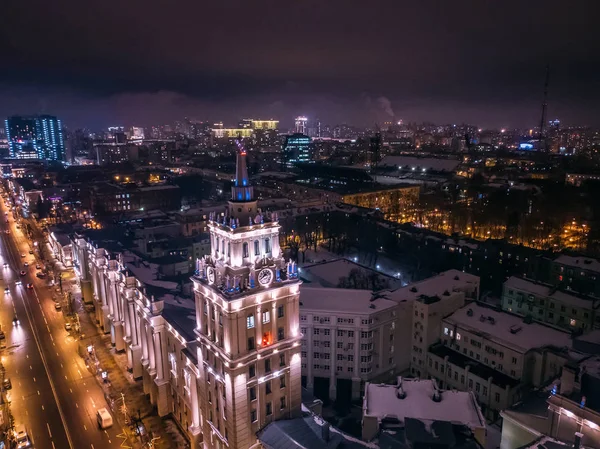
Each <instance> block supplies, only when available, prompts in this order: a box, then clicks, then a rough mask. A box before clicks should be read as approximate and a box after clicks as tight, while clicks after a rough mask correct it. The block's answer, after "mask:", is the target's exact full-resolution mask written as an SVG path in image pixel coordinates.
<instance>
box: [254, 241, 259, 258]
mask: <svg viewBox="0 0 600 449" xmlns="http://www.w3.org/2000/svg"><path fill="white" fill-rule="evenodd" d="M254 255H255V256H260V243H258V240H254Z"/></svg>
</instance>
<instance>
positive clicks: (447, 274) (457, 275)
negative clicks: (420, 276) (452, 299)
mask: <svg viewBox="0 0 600 449" xmlns="http://www.w3.org/2000/svg"><path fill="white" fill-rule="evenodd" d="M467 285H470V286H473V287H475V286H478V285H479V276H475V275H472V274H469V273H463V272H462V271H459V270H448V271H444V272H442V273H440V274H438V275H436V276H432V277H430V278H427V279H424V280H422V281H419V282H415V283H413V284H410V285H407V286H406V287H402V288H400V289H398V290H396V291H395V292H394V293H393V299H394V300H395V301H399V300H418V301H421V302H426V303H432V302H437V301H439V300H440V299H441V298H442V297H443V296H444V293H445V292H452V291H455V290H460V289H463V288H464V287H465V286H467Z"/></svg>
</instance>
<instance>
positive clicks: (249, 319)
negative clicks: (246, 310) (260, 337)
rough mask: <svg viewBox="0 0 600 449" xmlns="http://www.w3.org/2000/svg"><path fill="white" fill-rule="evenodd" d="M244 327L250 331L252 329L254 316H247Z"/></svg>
mask: <svg viewBox="0 0 600 449" xmlns="http://www.w3.org/2000/svg"><path fill="white" fill-rule="evenodd" d="M246 327H247V328H248V329H252V328H253V327H254V315H248V317H247V318H246Z"/></svg>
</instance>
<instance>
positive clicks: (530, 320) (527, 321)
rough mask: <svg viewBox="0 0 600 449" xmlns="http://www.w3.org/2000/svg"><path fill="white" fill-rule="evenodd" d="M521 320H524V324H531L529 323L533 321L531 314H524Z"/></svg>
mask: <svg viewBox="0 0 600 449" xmlns="http://www.w3.org/2000/svg"><path fill="white" fill-rule="evenodd" d="M523 322H524V323H525V324H531V323H533V318H532V316H531V315H526V316H525V318H523Z"/></svg>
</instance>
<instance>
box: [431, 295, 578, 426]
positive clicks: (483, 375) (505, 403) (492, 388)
mask: <svg viewBox="0 0 600 449" xmlns="http://www.w3.org/2000/svg"><path fill="white" fill-rule="evenodd" d="M571 348H572V340H571V335H570V334H569V333H567V332H564V331H562V330H559V329H557V328H553V327H550V326H547V325H543V324H540V323H536V322H533V321H525V320H523V319H522V318H521V317H519V316H516V315H513V314H510V313H507V312H503V311H501V310H497V309H494V308H492V307H489V306H487V305H484V304H479V303H475V302H472V303H469V304H467V305H466V306H464V307H463V308H461V309H459V310H457V311H456V312H454V313H453V314H452V315H450V316H448V317H446V318H444V319H443V320H442V333H441V342H440V343H438V344H434V345H432V346H431V347H430V349H429V352H428V354H427V358H428V362H427V368H428V374H429V375H430V376H431V377H433V378H435V379H438V381H439V382H440V386H441V387H444V388H456V389H458V390H469V391H473V392H474V394H475V396H476V397H477V400H478V401H479V403H480V404H481V405H482V407H483V409H484V412H485V413H486V415H487V416H490V417H492V418H495V417H496V416H497V412H498V411H499V410H502V409H504V408H507V407H509V406H511V405H512V404H514V403H516V402H517V401H519V400H520V399H521V398H522V397H523V395H524V394H525V393H526V392H528V391H530V390H531V389H532V388H538V387H541V386H543V385H545V384H546V383H547V382H549V381H550V380H551V379H553V378H555V377H556V376H557V375H558V374H559V373H560V370H561V368H562V366H563V365H564V364H565V363H566V362H567V361H569V360H570V357H571V352H570V350H571Z"/></svg>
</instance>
